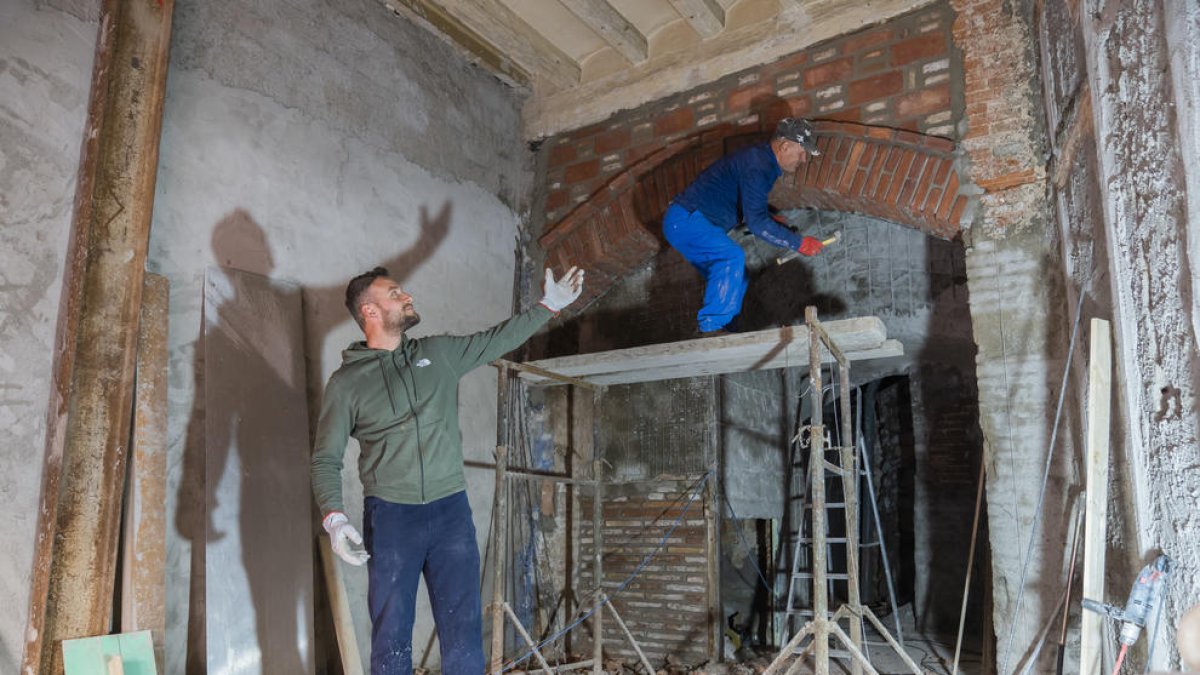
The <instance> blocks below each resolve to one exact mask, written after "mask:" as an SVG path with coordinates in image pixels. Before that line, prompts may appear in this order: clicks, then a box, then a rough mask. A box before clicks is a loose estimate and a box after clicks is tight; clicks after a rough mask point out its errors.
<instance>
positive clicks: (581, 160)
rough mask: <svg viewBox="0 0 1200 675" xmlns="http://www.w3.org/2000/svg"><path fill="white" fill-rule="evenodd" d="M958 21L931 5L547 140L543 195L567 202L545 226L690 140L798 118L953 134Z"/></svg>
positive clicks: (551, 207)
mask: <svg viewBox="0 0 1200 675" xmlns="http://www.w3.org/2000/svg"><path fill="white" fill-rule="evenodd" d="M952 19H953V16H952V12H951V11H950V8H949V7H948V6H947V5H946V4H945V3H935V4H933V5H930V6H928V7H925V8H922V9H920V10H917V11H916V12H913V13H910V14H908V15H905V16H902V17H899V18H896V19H893V20H891V21H888V22H887V23H884V24H881V25H879V26H873V27H870V28H867V29H864V30H862V31H859V32H856V33H852V34H850V35H846V36H842V37H838V38H835V39H833V40H830V41H827V42H824V43H821V44H819V45H815V46H813V47H810V48H808V49H805V50H803V51H800V52H797V53H795V54H792V55H789V56H786V57H784V58H782V59H779V60H778V61H775V62H774V63H769V64H766V65H763V66H761V67H759V68H756V69H753V70H747V71H743V72H740V73H736V74H733V75H730V76H728V77H724V78H722V79H720V80H717V81H715V82H712V83H709V84H705V85H703V86H702V87H698V88H696V89H693V90H691V91H689V92H685V93H682V94H679V95H676V96H672V97H669V98H666V99H663V100H661V101H657V102H654V103H651V104H647V105H644V106H642V107H640V108H637V109H634V110H630V111H626V112H623V113H619V114H617V115H614V116H613V117H612V118H611V119H610V120H608V121H607V122H604V123H600V124H594V125H590V126H588V127H585V128H583V129H576V130H574V131H570V132H567V133H564V134H560V135H558V136H556V137H553V138H551V139H548V141H547V142H546V144H545V149H544V150H543V152H546V153H549V158H548V160H547V162H546V167H547V169H546V175H545V181H546V184H547V185H548V186H549V187H550V191H549V192H548V193H547V194H551V193H553V192H554V191H556V190H560V189H561V190H567V191H568V193H569V199H568V200H567V203H566V204H562V203H560V201H561V200H560V199H556V201H555V202H554V203H553V204H550V203H547V204H545V210H546V220H545V222H546V225H547V228H549V227H552V226H553V225H555V224H556V223H557V222H558V221H559V220H560V219H562V218H563V217H564V216H566V214H567V213H568V212H569V211H570V210H571V209H572V208H573V207H574V206H576V205H578V204H579V203H581V202H583V201H584V200H586V199H587V198H588V197H589V196H590V195H592V194H593V193H595V192H596V191H597V190H599V189H601V188H602V187H603V186H604V185H605V184H606V183H607V182H608V180H610V179H611V178H612V177H613V176H614V175H616V174H617V173H619V172H620V171H622V170H623V169H625V168H626V167H628V166H630V165H631V164H632V163H634V162H637V161H638V160H640V159H641V158H643V157H645V156H647V155H648V154H650V153H651V152H653V151H655V150H657V149H659V148H661V147H663V145H665V144H667V143H670V142H673V141H675V140H678V139H680V138H684V137H698V136H703V137H704V138H703V139H702V140H703V142H704V143H705V144H709V143H714V142H718V141H719V140H720V139H721V138H722V137H724V136H729V135H736V134H744V133H750V132H758V131H762V130H769V129H770V128H772V127H773V126H774V124H775V122H776V121H777V120H778V119H779V118H781V117H784V116H787V115H801V116H811V117H813V118H820V119H833V120H842V121H854V122H861V123H863V124H872V125H883V126H888V127H894V128H897V129H905V130H908V131H915V132H921V133H925V134H930V135H934V136H943V137H946V138H957V132H956V130H955V126H954V123H953V120H954V119H955V118H956V117H957V115H956V113H955V112H954V111H955V110H956V108H957V109H961V103H958V104H956V103H955V101H954V97H955V96H961V93H957V92H951V90H950V87H949V85H950V83H951V82H958V81H961V80H960V78H958V77H951V71H952V70H956V69H957V68H958V58H957V56H956V54H955V53H954V52H953V49H952V46H951V45H952V40H951V32H950V25H951V21H952ZM930 90H932V91H930ZM927 92H928V93H927ZM718 147H719V143H718ZM565 148H570V149H565ZM597 160H598V161H599V163H598V164H597V163H596V161H597ZM597 166H599V171H598V172H595V173H593V171H594V168H595V167H597ZM581 174H586V175H587V177H580V176H581Z"/></svg>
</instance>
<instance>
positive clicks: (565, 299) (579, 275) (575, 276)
mask: <svg viewBox="0 0 1200 675" xmlns="http://www.w3.org/2000/svg"><path fill="white" fill-rule="evenodd" d="M542 292H543V293H545V296H544V297H542V305H543V306H544V307H545V308H546V309H548V310H550V311H551V312H554V313H556V314H557V313H558V312H561V311H562V310H563V308H564V307H566V306H567V305H569V304H571V303H572V302H575V300H576V298H578V297H579V294H580V293H583V270H581V269H579V268H578V267H572V268H571V269H569V270H567V273H566V274H564V275H563V276H562V278H561V279H559V280H558V281H555V280H554V271H553V270H551V269H550V268H549V267H547V268H546V283H545V284H543V285H542Z"/></svg>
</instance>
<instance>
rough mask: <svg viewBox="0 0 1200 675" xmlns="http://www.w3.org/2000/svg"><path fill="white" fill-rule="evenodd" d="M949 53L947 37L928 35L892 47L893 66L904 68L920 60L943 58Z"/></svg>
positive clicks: (934, 34)
mask: <svg viewBox="0 0 1200 675" xmlns="http://www.w3.org/2000/svg"><path fill="white" fill-rule="evenodd" d="M948 52H949V45H948V44H947V43H946V36H945V35H943V34H942V33H940V32H938V33H927V34H925V35H921V36H919V37H915V38H910V39H908V40H905V41H903V42H897V43H896V44H894V45H892V65H893V66H903V65H906V64H909V63H912V62H913V61H916V60H918V59H928V58H932V57H935V56H943V55H945V54H947V53H948Z"/></svg>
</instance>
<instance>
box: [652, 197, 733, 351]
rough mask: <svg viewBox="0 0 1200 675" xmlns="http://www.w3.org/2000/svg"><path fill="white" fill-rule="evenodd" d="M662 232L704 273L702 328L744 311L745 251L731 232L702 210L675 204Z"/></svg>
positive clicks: (699, 317)
mask: <svg viewBox="0 0 1200 675" xmlns="http://www.w3.org/2000/svg"><path fill="white" fill-rule="evenodd" d="M663 235H664V236H666V238H667V241H668V242H670V244H671V246H674V247H675V250H676V251H679V252H680V253H682V254H683V257H684V258H687V261H688V262H690V263H692V265H694V266H695V268H696V269H697V270H699V271H700V274H701V275H702V276H703V277H704V283H705V286H704V306H703V307H701V308H700V311H699V312H698V313H697V314H696V320H697V322H698V323H699V325H700V330H701V331H711V330H717V329H720V328H723V327H724V326H726V325H727V324H728V323H729V322H730V321H732V320H733V318H734V317H735V316H737V315H738V313H739V312H741V311H742V298H743V297H745V295H746V283H747V282H746V254H745V253H744V252H743V251H742V247H741V246H739V245H738V243H737V242H735V241H734V240H732V239H730V238H729V234H728V233H726V232H725V230H722V229H721V228H719V227H717V226H716V225H713V224H712V223H710V222H709V221H708V218H705V217H704V214H703V213H700V212H699V211H688V210H687V209H685V208H683V207H682V206H679V205H676V204H672V205H671V206H669V207H667V213H666V215H664V216H663Z"/></svg>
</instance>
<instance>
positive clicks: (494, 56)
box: [388, 0, 580, 89]
mask: <svg viewBox="0 0 1200 675" xmlns="http://www.w3.org/2000/svg"><path fill="white" fill-rule="evenodd" d="M388 3H389V4H388V6H389V7H393V9H395V8H396V7H404V8H405V9H407V10H408V11H409V12H411V13H413V14H416V15H417V16H419V17H421V18H422V19H424V20H425V21H426V22H428V23H429V24H431V25H433V26H434V27H435V28H437V29H438V30H439V31H440V32H442V33H443V34H444V35H446V36H447V37H449V38H450V39H452V40H454V41H456V42H458V43H459V44H460V45H461V46H462V47H463V48H464V49H466V50H468V51H469V52H471V53H472V54H475V55H476V56H478V57H479V58H480V59H481V61H483V62H484V63H486V64H489V65H490V66H491V67H492V68H493V69H494V70H495V69H504V70H512V68H511V66H510V65H507V64H509V63H513V64H515V65H516V66H517V67H518V68H519V70H522V71H524V72H525V73H527V74H528V75H527V76H526V80H527V83H528V81H529V80H545V82H547V83H549V84H551V85H553V86H554V87H555V88H558V89H566V88H569V87H573V86H575V85H577V84H579V75H580V67H579V64H578V63H577V62H576V61H575V60H574V59H573V58H571V57H570V56H568V55H567V54H566V53H565V52H563V51H562V50H561V49H559V48H558V47H556V46H554V44H553V43H551V42H550V41H549V40H547V39H546V38H545V37H543V36H542V34H541V33H538V32H537V31H536V30H534V29H533V28H532V27H531V26H530V25H529V24H527V23H525V21H524V20H523V19H521V17H519V16H517V14H516V13H515V12H513V11H512V10H511V9H509V8H508V7H506V6H505V5H504V4H503V3H502V2H500V0H388ZM481 44H482V45H484V46H485V47H490V49H489V48H481ZM485 55H486V58H485Z"/></svg>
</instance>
